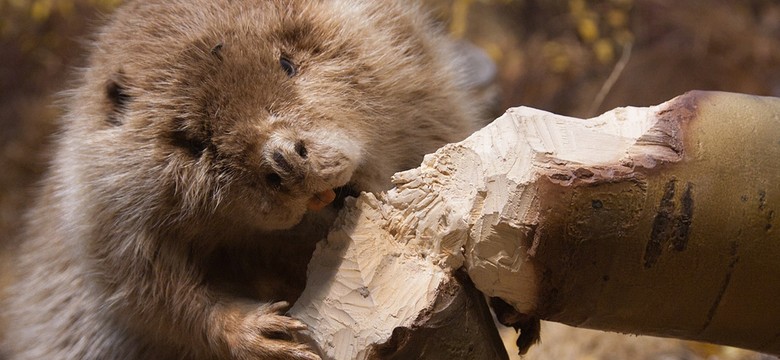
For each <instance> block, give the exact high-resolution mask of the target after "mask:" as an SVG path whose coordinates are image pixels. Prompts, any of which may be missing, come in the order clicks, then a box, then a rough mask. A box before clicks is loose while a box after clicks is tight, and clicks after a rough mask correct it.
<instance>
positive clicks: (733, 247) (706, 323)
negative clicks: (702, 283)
mask: <svg viewBox="0 0 780 360" xmlns="http://www.w3.org/2000/svg"><path fill="white" fill-rule="evenodd" d="M730 245H731V249H730V252H729V255H730V257H731V260H730V261H729V269H728V272H727V273H726V276H725V277H724V278H723V282H722V283H721V285H720V289H719V290H718V296H716V297H715V301H714V302H713V303H712V306H710V309H709V311H707V319H706V320H705V321H704V325H703V326H702V328H701V331H700V332H699V333H702V332H704V331H705V330H707V328H708V327H709V326H710V324H711V323H712V319H713V318H714V317H715V313H717V311H718V306H720V302H721V300H722V299H723V295H724V294H726V290H728V288H729V283H731V275H732V274H733V273H734V268H735V267H736V265H737V262H739V256H738V255H737V250H738V247H739V245H738V244H737V242H736V241H732V242H731V244H730Z"/></svg>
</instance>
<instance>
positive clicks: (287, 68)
mask: <svg viewBox="0 0 780 360" xmlns="http://www.w3.org/2000/svg"><path fill="white" fill-rule="evenodd" d="M279 65H280V66H281V67H282V70H284V72H285V73H287V76H288V77H293V76H295V74H297V73H298V69H296V68H295V64H293V62H292V60H290V59H288V58H286V57H284V56H282V57H280V58H279Z"/></svg>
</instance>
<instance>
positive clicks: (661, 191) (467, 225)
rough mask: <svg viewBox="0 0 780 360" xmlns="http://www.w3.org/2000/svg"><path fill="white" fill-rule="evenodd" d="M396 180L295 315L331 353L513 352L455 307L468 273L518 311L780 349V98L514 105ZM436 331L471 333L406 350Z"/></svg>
mask: <svg viewBox="0 0 780 360" xmlns="http://www.w3.org/2000/svg"><path fill="white" fill-rule="evenodd" d="M394 183H395V185H396V187H395V188H394V189H392V190H390V191H388V192H387V193H383V194H380V195H379V196H378V197H375V196H373V195H370V194H363V195H361V196H360V197H359V198H358V199H357V200H356V201H354V202H352V203H350V204H349V205H348V207H347V209H345V211H343V212H342V214H341V215H340V217H339V220H338V221H337V222H336V225H335V229H334V230H333V231H332V232H331V234H330V235H329V237H328V239H327V241H323V242H321V243H320V244H319V246H318V248H317V251H316V252H315V255H314V258H313V260H312V262H311V263H310V265H309V285H308V286H307V288H306V291H305V292H304V294H303V296H302V297H301V298H300V299H299V301H298V302H297V303H296V304H295V306H294V307H293V309H292V310H291V314H292V315H293V316H296V317H298V318H300V319H301V320H303V321H304V322H305V323H307V324H308V325H309V327H310V334H311V338H312V340H313V341H314V342H315V343H316V344H317V346H319V348H320V349H321V350H322V353H323V354H324V355H325V357H326V358H333V359H352V358H389V357H392V355H393V354H400V353H403V354H405V356H410V357H408V358H414V357H415V356H423V357H424V358H447V357H449V358H451V359H455V358H463V357H461V355H463V354H469V356H468V358H473V359H479V358H483V359H492V358H500V357H501V356H503V355H502V354H501V353H500V352H496V351H493V352H491V351H489V350H486V349H490V348H491V347H493V346H496V343H495V337H494V332H493V329H491V328H490V326H489V324H487V325H486V320H485V319H484V312H480V311H482V310H475V309H467V310H466V309H465V308H463V307H462V306H463V305H462V304H463V303H460V302H458V301H460V300H458V301H451V300H452V299H457V298H459V296H460V298H465V295H457V291H460V290H452V289H454V288H457V289H466V288H468V281H465V282H463V281H461V282H458V281H457V280H456V279H455V278H454V277H453V274H454V272H455V271H456V270H457V269H460V268H464V269H465V271H466V272H467V273H468V276H469V278H470V279H471V281H473V283H474V284H475V286H476V287H477V288H478V289H479V290H480V291H482V292H483V293H484V294H486V295H487V296H490V297H498V298H501V299H502V300H504V301H505V302H506V303H508V304H510V305H512V306H513V307H514V308H515V309H516V310H517V311H518V312H520V313H522V314H527V315H532V316H536V317H539V318H542V319H546V320H552V321H558V322H562V323H566V324H570V325H574V326H581V327H588V328H594V329H601V330H610V331H619V332H626V333H634V334H649V335H657V336H667V337H678V338H685V339H693V340H702V341H708V342H714V343H721V344H727V345H733V346H739V347H745V348H750V349H754V350H759V351H763V352H769V353H774V354H780V233H778V226H780V223H779V222H780V220H778V216H777V214H776V210H777V209H778V206H780V99H776V98H764V97H754V96H747V95H738V94H728V93H714V92H691V93H688V94H685V95H683V96H680V97H678V98H676V99H673V100H671V101H669V102H667V103H664V104H662V105H659V106H655V107H649V108H621V109H616V110H614V111H612V112H609V113H607V114H605V115H602V116H600V117H597V118H593V119H588V120H581V119H574V118H567V117H563V116H556V115H552V114H549V113H546V112H542V111H539V110H534V109H530V108H517V109H511V110H509V111H508V112H507V113H506V114H505V115H504V116H502V117H501V118H499V119H497V120H496V121H495V122H494V123H493V124H491V125H489V126H488V127H486V128H485V129H483V130H481V131H479V132H477V133H475V134H474V135H473V136H471V137H469V138H468V139H466V140H465V141H463V142H461V143H457V144H451V145H447V146H445V147H443V148H442V149H440V150H439V151H437V152H436V153H435V154H432V155H429V156H427V157H426V159H425V160H424V162H423V164H422V166H421V167H420V168H417V169H413V170H410V171H406V172H403V173H399V174H396V176H395V179H394ZM464 283H465V284H466V286H465V287H463V285H460V284H464ZM453 294H455V295H453ZM478 298H479V296H476V297H474V296H472V297H470V299H472V302H471V303H469V304H470V305H469V306H472V307H477V308H483V307H484V303H482V302H480V301H478V300H473V299H478ZM448 301H449V302H448ZM450 306H452V307H457V308H456V309H457V310H454V311H451V310H448V307H450ZM461 309H463V310H461ZM467 314H468V315H467ZM474 314H477V315H474ZM479 314H482V315H479ZM480 316H483V318H480ZM459 317H464V318H467V317H470V318H472V319H481V320H473V321H466V320H464V319H459ZM456 323H457V324H458V325H456V326H457V327H458V328H457V329H456V330H455V331H453V330H452V326H451V324H456ZM488 323H489V322H488ZM447 326H450V328H449V330H447V329H446V328H447ZM437 329H439V330H437ZM436 331H443V332H444V333H445V334H446V335H443V336H441V337H440V338H441V339H447V338H448V337H450V336H453V338H454V336H456V335H453V334H454V333H458V332H460V333H462V334H468V335H466V336H461V337H459V338H456V339H457V340H455V341H452V342H450V343H449V344H447V345H444V346H440V347H438V348H436V349H435V350H432V351H431V352H427V353H426V352H425V350H424V349H421V348H415V347H409V346H404V344H412V343H414V341H415V340H416V341H418V343H419V342H422V343H424V342H425V339H426V337H427V336H429V334H431V333H434V332H436ZM430 341H433V340H430ZM435 341H437V342H438V341H444V340H435ZM404 351H406V352H404ZM415 351H416V352H415ZM469 351H470V353H469ZM412 354H414V356H412ZM432 354H435V355H436V356H433V355H432Z"/></svg>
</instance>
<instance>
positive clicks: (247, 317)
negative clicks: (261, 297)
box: [220, 301, 321, 360]
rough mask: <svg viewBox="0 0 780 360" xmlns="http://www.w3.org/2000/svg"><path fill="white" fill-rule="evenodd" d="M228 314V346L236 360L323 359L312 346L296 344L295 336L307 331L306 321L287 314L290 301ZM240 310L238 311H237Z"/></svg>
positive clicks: (225, 335)
mask: <svg viewBox="0 0 780 360" xmlns="http://www.w3.org/2000/svg"><path fill="white" fill-rule="evenodd" d="M239 307H241V308H244V309H242V310H238V309H232V311H231V310H228V311H226V312H224V313H223V314H224V315H225V317H224V318H223V319H221V321H224V324H223V326H220V327H221V328H223V329H224V331H225V333H224V334H223V339H224V345H226V346H227V352H228V354H229V357H230V358H232V359H241V360H244V359H246V360H249V359H253V360H254V359H289V360H320V359H321V358H320V356H319V355H317V354H316V353H315V352H314V351H313V350H312V349H311V348H310V347H309V346H307V345H304V344H301V343H298V342H296V341H295V340H294V339H295V333H296V332H298V331H302V330H306V325H305V324H303V323H302V322H300V321H298V320H296V319H293V318H291V317H289V316H285V315H283V312H284V311H285V310H286V309H287V308H288V307H289V304H288V303H287V302H284V301H282V302H276V303H273V304H266V305H262V306H260V307H256V308H255V309H253V310H250V311H246V308H245V306H241V305H239ZM236 310H237V311H236Z"/></svg>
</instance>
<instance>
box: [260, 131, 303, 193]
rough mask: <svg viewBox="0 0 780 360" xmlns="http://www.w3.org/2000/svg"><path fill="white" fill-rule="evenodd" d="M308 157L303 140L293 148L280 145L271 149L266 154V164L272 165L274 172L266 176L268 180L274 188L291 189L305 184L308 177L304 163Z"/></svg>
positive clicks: (293, 145)
mask: <svg viewBox="0 0 780 360" xmlns="http://www.w3.org/2000/svg"><path fill="white" fill-rule="evenodd" d="M288 144H289V143H288ZM285 145H286V146H285ZM308 155H309V152H308V150H307V149H306V144H305V143H304V142H303V141H302V140H299V141H297V142H295V143H294V144H292V146H289V145H287V144H280V145H278V146H276V147H274V148H273V149H270V150H269V151H267V152H266V162H267V163H268V164H270V165H271V170H272V172H271V173H269V174H268V175H266V180H267V181H268V183H269V184H270V185H272V186H274V187H280V186H286V187H289V186H294V185H295V184H297V183H300V182H303V180H304V178H305V177H306V175H305V172H306V171H305V165H304V161H305V160H306V158H307V157H308Z"/></svg>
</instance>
